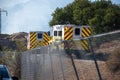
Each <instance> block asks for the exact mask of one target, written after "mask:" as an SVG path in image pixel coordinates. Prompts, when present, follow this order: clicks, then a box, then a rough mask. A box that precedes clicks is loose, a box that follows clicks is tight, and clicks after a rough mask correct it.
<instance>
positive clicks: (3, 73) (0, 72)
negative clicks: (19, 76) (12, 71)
mask: <svg viewBox="0 0 120 80" xmlns="http://www.w3.org/2000/svg"><path fill="white" fill-rule="evenodd" d="M1 78H10V76H9V73H8V71H7V69H6V68H5V67H2V68H0V79H1Z"/></svg>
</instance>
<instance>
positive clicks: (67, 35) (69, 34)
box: [64, 26, 73, 40]
mask: <svg viewBox="0 0 120 80" xmlns="http://www.w3.org/2000/svg"><path fill="white" fill-rule="evenodd" d="M72 38H73V27H67V26H65V27H64V40H70V39H72Z"/></svg>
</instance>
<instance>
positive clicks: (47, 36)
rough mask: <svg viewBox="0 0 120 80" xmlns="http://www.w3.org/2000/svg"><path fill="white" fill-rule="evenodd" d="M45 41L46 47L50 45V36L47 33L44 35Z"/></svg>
mask: <svg viewBox="0 0 120 80" xmlns="http://www.w3.org/2000/svg"><path fill="white" fill-rule="evenodd" d="M43 40H44V46H45V45H49V41H50V36H49V35H48V33H47V32H45V33H44V34H43Z"/></svg>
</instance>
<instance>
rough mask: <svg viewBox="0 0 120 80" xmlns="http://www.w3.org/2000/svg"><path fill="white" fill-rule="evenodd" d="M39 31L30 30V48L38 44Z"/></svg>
mask: <svg viewBox="0 0 120 80" xmlns="http://www.w3.org/2000/svg"><path fill="white" fill-rule="evenodd" d="M36 42H37V33H36V32H30V49H33V48H35V47H36V46H37V44H36Z"/></svg>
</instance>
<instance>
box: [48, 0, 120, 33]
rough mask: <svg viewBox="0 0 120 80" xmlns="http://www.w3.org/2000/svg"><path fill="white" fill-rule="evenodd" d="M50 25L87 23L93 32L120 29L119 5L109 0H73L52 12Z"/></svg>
mask: <svg viewBox="0 0 120 80" xmlns="http://www.w3.org/2000/svg"><path fill="white" fill-rule="evenodd" d="M52 16H53V18H52V20H51V21H50V23H49V24H50V26H53V25H56V24H66V23H67V22H69V23H70V24H75V25H89V26H91V27H92V30H93V31H94V32H93V33H94V34H97V33H103V32H108V31H112V30H117V29H120V23H119V22H120V6H119V5H116V4H112V2H111V1H110V0H107V1H106V0H97V1H94V2H91V1H89V0H74V1H73V3H71V4H68V5H67V6H66V7H64V8H57V9H56V10H55V11H54V13H53V14H52Z"/></svg>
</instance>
